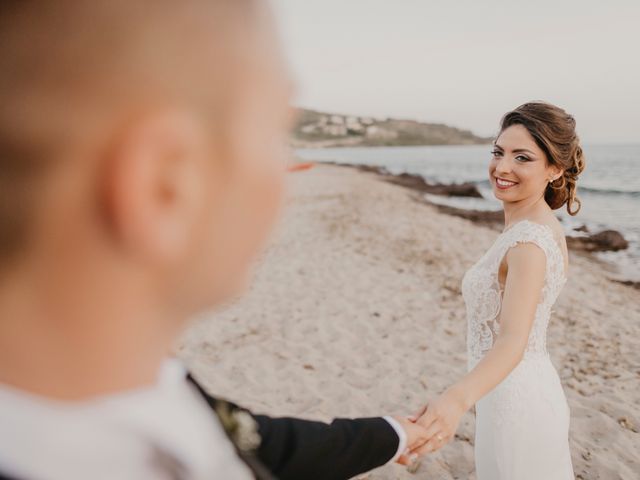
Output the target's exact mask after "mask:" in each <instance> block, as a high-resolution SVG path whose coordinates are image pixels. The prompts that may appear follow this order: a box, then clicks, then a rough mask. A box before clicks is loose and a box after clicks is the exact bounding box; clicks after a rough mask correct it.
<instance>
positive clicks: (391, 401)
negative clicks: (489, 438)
mask: <svg viewBox="0 0 640 480" xmlns="http://www.w3.org/2000/svg"><path fill="white" fill-rule="evenodd" d="M288 182H289V189H288V194H287V199H286V204H285V209H284V211H283V217H282V219H281V222H280V224H279V226H278V227H277V229H276V231H275V232H274V235H273V237H272V239H271V241H270V243H269V245H268V248H267V249H266V251H265V252H264V253H263V254H262V255H261V257H260V258H259V261H258V262H257V264H256V266H255V276H254V277H253V279H252V281H251V285H250V288H249V290H248V291H247V292H246V293H245V294H244V295H242V296H241V297H240V298H238V299H237V300H235V301H233V302H230V304H229V305H228V306H227V307H226V308H223V309H221V310H220V311H217V312H212V313H208V314H205V315H202V316H201V317H200V318H198V319H197V321H196V322H195V323H194V324H193V325H192V326H191V327H190V329H189V330H188V331H187V332H186V334H185V335H184V337H183V338H182V340H181V342H180V343H179V344H178V345H177V353H178V355H179V357H180V358H182V359H183V361H184V362H185V363H186V365H187V366H188V367H189V369H190V370H191V371H192V372H193V373H194V375H196V376H197V377H198V378H199V379H201V380H202V382H203V384H204V385H205V386H206V387H207V388H209V389H210V390H211V391H212V392H215V393H216V394H217V395H220V396H222V397H226V398H229V399H230V400H232V401H235V402H237V403H239V404H241V405H245V406H246V407H248V408H251V409H253V410H254V411H256V412H264V413H267V414H271V415H275V416H282V415H285V416H299V417H303V418H310V419H318V420H324V421H328V420H330V419H332V418H334V417H361V416H377V415H386V414H400V415H406V414H410V413H412V412H414V411H415V410H416V409H417V408H419V407H420V406H421V405H423V404H424V403H425V402H426V401H428V400H429V399H430V398H433V397H434V396H436V395H438V394H439V393H440V392H442V391H443V390H444V389H445V388H447V387H448V386H449V385H451V383H452V382H454V381H455V380H456V379H458V378H460V377H461V376H462V375H464V373H465V372H466V369H467V362H466V333H467V324H466V309H465V305H464V301H463V299H462V296H461V292H460V283H461V280H462V277H463V275H464V273H465V272H466V270H467V269H468V268H469V267H470V266H471V265H472V264H473V263H474V262H475V261H477V259H478V258H479V257H480V256H481V255H482V254H483V253H484V252H485V251H486V250H487V249H488V248H489V246H490V245H491V244H492V243H493V242H494V241H495V238H496V236H497V235H498V232H497V231H496V230H494V229H492V228H490V227H488V226H483V225H480V224H474V223H472V222H470V221H469V220H466V219H463V218H460V217H457V216H453V215H448V214H444V213H442V212H440V211H439V210H438V208H436V206H434V205H430V204H427V203H425V202H418V201H416V200H415V197H416V196H417V193H416V192H413V191H411V190H408V189H406V188H402V187H400V186H399V185H395V184H392V183H388V182H384V181H380V179H379V178H376V177H375V176H372V175H370V174H366V173H363V172H359V171H357V170H355V169H349V168H344V167H338V166H333V165H325V164H316V166H315V167H314V168H311V169H308V170H304V171H298V172H295V173H292V174H290V175H288ZM576 253H577V252H576ZM639 318H640V293H639V292H638V291H637V290H636V289H634V288H631V287H628V286H624V285H620V284H618V283H614V282H612V281H610V280H608V279H607V277H606V275H605V274H604V273H603V269H602V267H601V266H600V265H599V264H597V263H595V262H594V261H593V260H591V259H589V258H588V256H586V255H581V254H575V253H573V252H572V253H571V266H570V269H569V281H568V282H567V284H566V285H565V287H564V289H563V291H562V293H561V295H560V297H559V299H558V301H557V303H556V305H555V306H554V309H553V315H552V318H551V322H550V325H549V332H548V349H549V352H550V355H551V358H552V361H553V363H554V365H555V366H556V368H557V371H558V374H559V376H560V379H561V382H562V385H563V387H564V390H565V393H566V396H567V399H568V402H569V405H570V408H571V428H570V445H571V452H572V459H573V462H574V468H575V473H576V475H577V477H578V478H581V479H582V480H596V479H609V478H611V479H614V478H615V479H622V480H632V479H635V478H636V476H637V475H636V472H638V471H640V442H639V441H638V440H639V438H640V437H639V435H640V433H639V432H640V416H639V413H638V409H637V405H638V404H640V369H639V367H638V366H639V365H640V359H639V354H638V352H639V351H640V322H638V321H637V320H635V321H634V319H639ZM474 423H475V418H474V415H473V412H469V413H467V414H466V415H465V416H464V418H463V420H462V422H461V425H460V428H459V430H458V432H457V434H456V436H455V439H454V440H453V442H452V443H451V444H450V445H447V446H446V447H444V448H443V449H442V450H441V451H439V452H437V453H436V454H433V455H430V456H428V457H426V458H425V459H424V460H423V461H422V462H421V465H420V467H419V469H418V475H419V476H420V478H438V479H440V480H453V479H456V478H457V479H460V478H464V479H468V480H473V479H474V478H475V474H474V473H473V472H474V461H473V443H474ZM362 478H366V479H367V480H405V479H406V480H409V479H413V478H416V477H415V476H414V475H412V474H410V473H408V472H407V471H406V470H405V469H404V468H402V467H399V466H396V465H388V466H386V467H382V468H380V469H378V470H376V471H374V472H371V473H370V474H367V475H365V476H363V477H362Z"/></svg>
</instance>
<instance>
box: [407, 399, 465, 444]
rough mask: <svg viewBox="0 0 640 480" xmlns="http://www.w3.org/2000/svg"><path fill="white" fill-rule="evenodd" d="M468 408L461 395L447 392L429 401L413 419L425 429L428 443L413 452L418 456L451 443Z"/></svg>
mask: <svg viewBox="0 0 640 480" xmlns="http://www.w3.org/2000/svg"><path fill="white" fill-rule="evenodd" d="M467 410H468V407H467V406H466V405H465V402H464V400H463V398H462V396H461V395H459V394H458V393H456V392H455V391H454V390H451V389H450V390H447V391H445V392H444V393H443V394H442V395H440V396H439V397H436V398H435V399H433V400H431V401H430V402H429V403H428V404H427V405H426V406H425V407H424V409H423V410H422V411H421V412H419V413H418V414H417V415H415V416H414V417H413V418H414V419H415V421H416V422H417V423H419V424H420V425H422V426H423V427H425V428H426V429H427V438H428V441H427V443H425V444H424V445H423V446H421V447H420V448H418V449H417V450H415V451H414V453H416V454H418V455H425V454H427V453H431V452H435V451H436V450H438V449H440V448H442V447H443V446H445V445H446V444H447V443H449V442H450V441H451V439H452V438H453V436H454V435H455V433H456V430H457V429H458V425H459V424H460V420H461V419H462V416H463V415H464V414H465V412H466V411H467Z"/></svg>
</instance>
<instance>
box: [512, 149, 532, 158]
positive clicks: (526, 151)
mask: <svg viewBox="0 0 640 480" xmlns="http://www.w3.org/2000/svg"><path fill="white" fill-rule="evenodd" d="M513 153H528V154H529V155H534V156H535V153H533V152H532V151H531V150H527V149H526V148H516V149H515V150H514V151H513Z"/></svg>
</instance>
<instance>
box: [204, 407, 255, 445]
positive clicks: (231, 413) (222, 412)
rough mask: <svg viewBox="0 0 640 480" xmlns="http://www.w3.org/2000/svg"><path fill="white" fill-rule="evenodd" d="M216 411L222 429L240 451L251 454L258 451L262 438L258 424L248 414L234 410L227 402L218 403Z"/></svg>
mask: <svg viewBox="0 0 640 480" xmlns="http://www.w3.org/2000/svg"><path fill="white" fill-rule="evenodd" d="M215 410H216V413H217V414H218V418H219V419H220V423H222V427H223V428H224V430H225V432H227V435H229V438H230V439H231V441H232V442H233V443H234V445H235V446H236V447H237V448H238V450H240V451H241V452H244V453H251V452H253V451H255V450H257V449H258V447H259V446H260V444H261V443H262V437H260V433H259V432H258V423H257V422H256V421H255V420H254V419H253V417H252V416H251V415H250V414H249V413H248V412H246V411H244V410H240V409H232V408H231V406H230V405H229V404H228V403H226V402H218V404H217V405H216V407H215Z"/></svg>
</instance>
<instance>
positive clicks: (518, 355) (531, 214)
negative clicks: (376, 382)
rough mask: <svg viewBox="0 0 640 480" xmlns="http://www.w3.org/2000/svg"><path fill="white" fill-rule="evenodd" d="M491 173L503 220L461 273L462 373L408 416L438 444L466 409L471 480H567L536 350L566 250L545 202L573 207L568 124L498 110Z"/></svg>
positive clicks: (530, 109) (563, 443) (561, 279)
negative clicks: (470, 422) (470, 413)
mask: <svg viewBox="0 0 640 480" xmlns="http://www.w3.org/2000/svg"><path fill="white" fill-rule="evenodd" d="M492 153H493V157H492V159H491V162H490V164H489V178H490V181H491V185H492V187H493V192H494V194H495V196H496V197H497V198H498V199H499V200H501V201H502V203H503V205H504V218H505V227H504V231H503V232H502V233H501V234H500V236H499V237H498V238H497V240H496V241H495V243H494V244H493V245H492V246H491V247H490V248H489V250H488V251H487V252H486V253H485V254H484V256H483V257H482V258H480V260H478V262H477V263H476V264H475V265H473V266H472V267H471V268H470V269H469V271H467V273H466V274H465V276H464V279H463V281H462V295H463V297H464V301H465V303H466V307H467V319H468V338H467V344H468V360H469V373H468V374H467V375H466V376H464V377H463V378H462V379H460V380H459V381H458V382H456V383H455V384H454V385H452V386H451V387H449V388H448V389H447V390H446V391H445V392H444V393H442V394H441V395H440V396H439V397H438V398H436V399H434V400H432V401H431V402H429V404H428V406H427V407H425V410H423V411H422V412H420V414H419V415H417V416H416V417H415V418H414V420H417V421H418V422H420V423H421V424H423V425H424V426H426V427H428V430H429V432H428V433H429V437H430V438H431V439H430V440H429V442H428V443H427V444H425V445H424V446H423V447H422V448H421V450H420V451H418V452H416V453H426V452H430V451H434V450H437V449H438V448H440V447H442V446H443V445H444V444H446V443H447V442H448V441H449V440H451V438H452V437H453V435H454V434H455V431H456V429H457V427H458V424H459V422H460V418H461V417H462V415H463V414H464V413H465V412H466V411H467V410H468V409H469V408H471V406H473V405H475V406H476V441H475V458H476V472H477V473H476V474H477V478H478V480H526V479H531V480H541V479H545V480H573V478H574V476H573V468H572V465H571V455H570V452H569V442H568V430H569V407H568V405H567V401H566V398H565V396H564V392H563V390H562V386H561V384H560V379H559V377H558V374H557V372H556V370H555V368H554V367H553V365H552V363H551V360H550V359H549V354H548V353H547V348H546V333H547V325H548V323H549V318H550V316H551V308H552V307H553V304H554V302H555V301H556V299H557V297H558V294H559V293H560V290H562V287H563V285H564V283H565V282H566V278H567V266H568V263H567V258H568V257H567V247H566V243H565V240H564V234H563V230H562V226H561V225H560V222H559V221H558V220H557V219H556V217H555V215H554V214H553V210H555V209H558V208H560V207H562V206H563V205H566V206H567V210H568V212H569V214H571V215H575V214H576V213H577V212H578V210H579V209H580V201H579V200H578V199H577V198H576V181H577V178H578V175H579V174H580V173H581V172H582V170H583V169H584V157H583V153H582V148H581V147H580V144H579V140H578V137H577V135H576V132H575V120H574V119H573V117H572V116H570V115H569V114H567V113H566V112H565V111H564V110H562V109H560V108H558V107H556V106H554V105H549V104H547V103H542V102H534V103H526V104H524V105H522V106H520V107H518V108H516V109H515V110H513V111H511V112H509V113H507V114H506V115H505V116H504V117H503V118H502V122H501V126H500V133H499V134H498V137H497V139H496V140H495V144H494V150H493V152H492Z"/></svg>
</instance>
